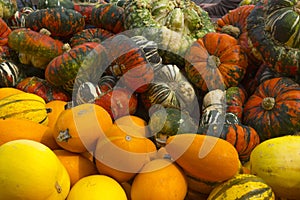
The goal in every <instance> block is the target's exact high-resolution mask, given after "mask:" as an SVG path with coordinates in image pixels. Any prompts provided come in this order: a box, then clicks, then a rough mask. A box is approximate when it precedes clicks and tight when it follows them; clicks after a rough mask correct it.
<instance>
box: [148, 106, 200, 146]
mask: <svg viewBox="0 0 300 200" xmlns="http://www.w3.org/2000/svg"><path fill="white" fill-rule="evenodd" d="M197 128H198V125H197V122H196V120H195V119H193V118H192V117H191V116H190V114H189V113H188V112H186V111H184V110H180V109H177V108H163V109H157V110H155V111H152V113H151V114H150V120H149V129H150V131H151V135H154V136H155V139H156V142H157V144H158V145H159V146H164V145H165V144H166V141H167V139H168V137H170V136H172V135H176V134H184V133H196V132H197Z"/></svg>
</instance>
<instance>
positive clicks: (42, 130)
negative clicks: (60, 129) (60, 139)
mask: <svg viewBox="0 0 300 200" xmlns="http://www.w3.org/2000/svg"><path fill="white" fill-rule="evenodd" d="M16 139H28V140H34V141H36V142H40V143H42V144H44V145H46V146H47V147H49V148H50V149H58V148H59V146H58V144H57V143H56V141H55V139H54V137H53V134H52V131H51V130H50V128H49V127H48V126H47V125H44V124H39V123H36V122H34V121H31V120H26V119H16V118H7V119H0V145H2V144H4V143H6V142H9V141H12V140H16Z"/></svg>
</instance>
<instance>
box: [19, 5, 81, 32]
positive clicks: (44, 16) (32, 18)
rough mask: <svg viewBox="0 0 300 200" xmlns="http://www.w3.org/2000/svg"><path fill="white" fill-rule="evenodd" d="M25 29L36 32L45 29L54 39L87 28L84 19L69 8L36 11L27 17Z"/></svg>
mask: <svg viewBox="0 0 300 200" xmlns="http://www.w3.org/2000/svg"><path fill="white" fill-rule="evenodd" d="M25 27H26V28H30V29H32V30H34V31H39V30H40V29H42V28H45V29H47V30H49V31H50V32H51V36H53V37H68V36H70V35H72V34H74V33H77V32H79V31H81V30H83V29H84V28H85V21H84V17H83V16H82V15H81V14H80V13H79V12H77V11H75V10H73V9H67V8H61V7H56V8H46V9H40V10H36V11H35V12H32V13H30V14H29V15H27V16H26V19H25Z"/></svg>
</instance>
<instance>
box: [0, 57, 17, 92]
mask: <svg viewBox="0 0 300 200" xmlns="http://www.w3.org/2000/svg"><path fill="white" fill-rule="evenodd" d="M21 77H22V74H21V70H20V69H19V67H18V66H17V65H15V64H14V63H12V62H10V61H4V62H2V63H1V64H0V87H14V86H16V85H17V83H18V82H19V81H20V79H21Z"/></svg>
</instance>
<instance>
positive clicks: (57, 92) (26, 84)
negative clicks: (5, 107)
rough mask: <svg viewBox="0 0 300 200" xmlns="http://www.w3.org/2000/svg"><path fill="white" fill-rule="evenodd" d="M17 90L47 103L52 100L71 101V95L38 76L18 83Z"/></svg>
mask: <svg viewBox="0 0 300 200" xmlns="http://www.w3.org/2000/svg"><path fill="white" fill-rule="evenodd" d="M16 88H17V89H20V90H22V91H24V92H29V93H33V94H36V95H39V96H40V97H42V98H43V99H44V100H45V102H46V103H48V102H50V101H52V100H62V101H69V100H70V99H71V97H70V95H69V94H68V93H67V92H65V91H64V90H62V89H61V88H56V87H53V86H52V85H51V84H49V83H48V82H47V81H46V80H45V79H42V78H39V77H36V76H32V77H26V78H24V79H22V80H21V81H19V82H18V84H17V85H16Z"/></svg>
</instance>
